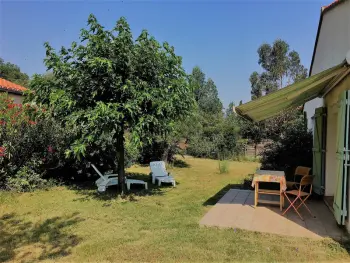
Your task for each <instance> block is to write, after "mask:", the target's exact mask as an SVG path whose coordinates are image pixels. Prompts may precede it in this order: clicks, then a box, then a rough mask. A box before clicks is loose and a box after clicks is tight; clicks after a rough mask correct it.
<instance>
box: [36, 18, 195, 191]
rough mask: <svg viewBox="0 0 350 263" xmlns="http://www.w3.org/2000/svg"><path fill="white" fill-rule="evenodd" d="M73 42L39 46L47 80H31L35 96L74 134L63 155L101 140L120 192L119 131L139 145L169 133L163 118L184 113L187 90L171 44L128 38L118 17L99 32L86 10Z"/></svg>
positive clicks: (83, 152)
mask: <svg viewBox="0 0 350 263" xmlns="http://www.w3.org/2000/svg"><path fill="white" fill-rule="evenodd" d="M80 40H81V44H77V43H76V42H73V43H72V45H71V47H68V48H64V47H62V48H61V50H60V51H59V52H58V53H56V52H55V51H54V50H53V48H52V47H51V46H50V45H49V44H48V43H46V44H45V47H46V58H45V64H46V66H47V68H48V70H52V73H53V75H54V78H53V79H51V80H45V81H46V84H45V83H44V82H45V81H42V79H40V78H39V77H37V76H36V77H35V78H34V80H33V82H32V88H33V90H34V91H38V92H36V93H35V94H34V96H35V97H36V98H34V99H37V100H39V101H44V102H45V97H46V98H47V97H50V102H49V103H50V104H51V106H53V108H54V110H55V115H56V116H60V118H61V119H63V120H64V121H63V122H65V123H69V125H73V126H74V129H76V130H77V131H78V132H77V139H76V140H75V142H74V143H73V144H72V146H71V148H70V149H68V151H67V154H74V155H75V156H76V157H77V158H81V157H83V156H86V157H88V147H89V146H90V145H96V144H98V142H100V141H103V140H104V139H105V138H107V139H106V140H108V142H109V143H108V147H114V148H113V149H115V151H112V153H111V156H110V159H111V162H113V164H114V169H115V170H117V171H118V175H119V176H118V180H119V187H120V189H121V191H122V193H123V191H124V188H125V183H124V180H125V169H124V155H125V136H126V134H127V135H128V136H130V137H131V138H132V139H133V141H134V142H136V143H140V142H141V138H142V139H144V138H151V137H152V136H154V135H155V134H161V133H164V132H169V130H170V129H171V125H169V123H171V122H172V121H173V120H174V119H179V118H181V117H183V116H185V115H187V114H188V112H189V111H190V110H191V108H192V105H193V102H194V98H193V91H192V90H191V86H189V85H188V83H187V79H186V74H185V72H184V70H183V68H182V59H181V57H179V56H177V55H176V54H175V51H174V47H172V46H170V45H169V44H168V43H166V42H165V43H163V45H160V44H159V43H158V42H157V41H156V40H155V39H154V38H153V37H151V36H150V35H149V34H148V32H147V31H146V30H144V31H142V33H141V34H140V36H139V37H138V38H136V40H134V39H133V36H132V33H131V30H130V27H129V25H128V23H127V21H126V19H125V18H123V17H122V18H120V19H119V20H118V21H117V23H116V25H115V27H114V28H113V29H112V30H106V29H104V27H103V26H101V25H100V24H99V23H98V21H97V19H96V18H95V17H94V16H93V15H92V14H91V15H90V16H89V19H88V29H82V30H81V35H80ZM47 81H52V83H51V84H50V85H47ZM43 86H44V87H43ZM43 90H44V91H46V94H45V92H43ZM47 93H49V94H47ZM106 150H109V151H110V149H106ZM113 153H115V156H114V155H113ZM115 160H116V162H114V161H115Z"/></svg>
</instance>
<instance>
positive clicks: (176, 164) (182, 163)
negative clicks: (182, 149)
mask: <svg viewBox="0 0 350 263" xmlns="http://www.w3.org/2000/svg"><path fill="white" fill-rule="evenodd" d="M172 166H173V167H176V168H190V167H191V165H189V164H188V163H186V162H185V161H184V160H181V159H175V160H174V162H173V163H172Z"/></svg>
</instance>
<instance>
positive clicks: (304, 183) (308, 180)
mask: <svg viewBox="0 0 350 263" xmlns="http://www.w3.org/2000/svg"><path fill="white" fill-rule="evenodd" d="M313 179H314V178H313V176H312V175H306V176H304V177H303V178H301V181H300V184H299V189H298V190H290V191H285V192H284V195H285V197H286V198H287V200H288V201H289V203H290V205H289V207H288V208H287V209H286V210H285V211H284V212H283V214H282V215H285V214H286V213H287V211H288V210H289V209H290V208H292V207H293V209H294V210H295V212H296V213H297V214H298V216H299V217H300V218H301V220H303V221H304V218H303V217H302V216H301V215H300V213H299V212H298V209H299V208H300V207H301V206H302V205H304V206H305V208H306V209H307V211H309V213H310V214H311V216H312V217H315V216H314V215H313V214H312V213H311V211H310V209H309V208H308V207H307V205H306V204H305V202H306V200H307V199H308V198H309V197H310V195H311V193H312V181H313ZM308 186H309V187H310V188H309V191H304V190H305V189H306V188H307V187H308ZM288 195H294V196H295V199H294V200H293V201H291V200H290V199H289V197H288ZM298 200H300V201H301V203H300V204H299V205H298V206H297V207H296V202H297V201H298Z"/></svg>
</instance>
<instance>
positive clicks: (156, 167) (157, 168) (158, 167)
mask: <svg viewBox="0 0 350 263" xmlns="http://www.w3.org/2000/svg"><path fill="white" fill-rule="evenodd" d="M149 165H150V168H151V176H152V184H155V183H156V180H158V185H159V186H160V185H161V184H162V183H172V185H173V186H174V187H175V186H176V182H175V179H174V177H172V176H170V173H168V172H167V171H166V168H165V163H164V162H163V161H156V162H150V164H149Z"/></svg>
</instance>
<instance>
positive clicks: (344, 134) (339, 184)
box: [333, 91, 350, 225]
mask: <svg viewBox="0 0 350 263" xmlns="http://www.w3.org/2000/svg"><path fill="white" fill-rule="evenodd" d="M349 125H350V91H344V92H343V93H342V94H341V96H340V99H339V110H338V125H337V171H336V190H335V195H334V203H333V208H334V216H335V219H336V220H337V222H338V224H340V225H344V224H345V217H346V216H347V195H348V191H347V189H348V186H347V184H348V183H347V180H348V169H349V149H350V147H349V136H350V134H349Z"/></svg>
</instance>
